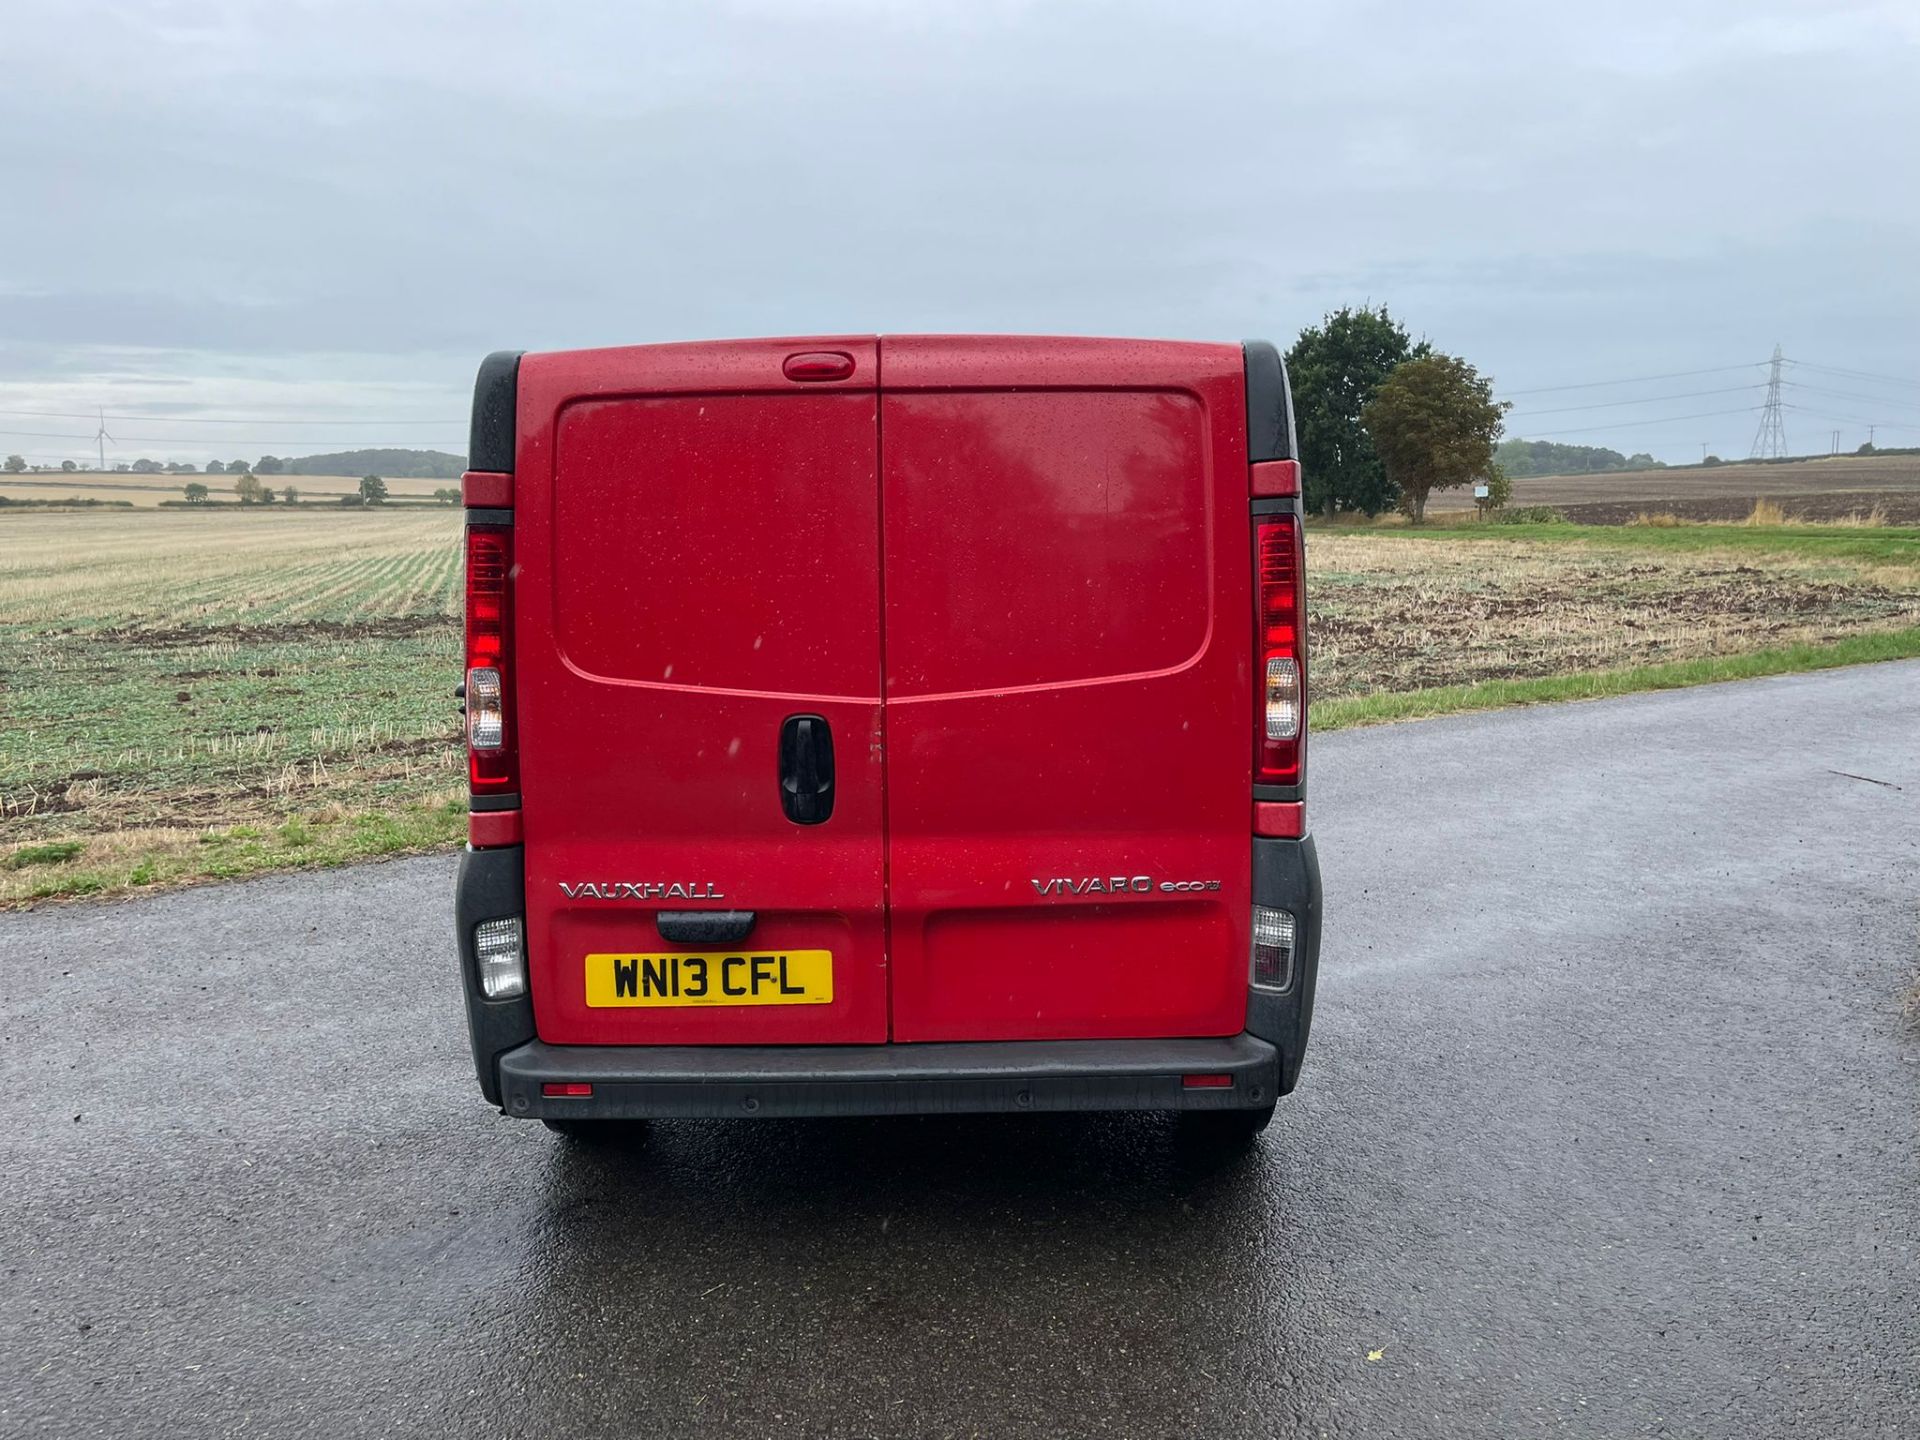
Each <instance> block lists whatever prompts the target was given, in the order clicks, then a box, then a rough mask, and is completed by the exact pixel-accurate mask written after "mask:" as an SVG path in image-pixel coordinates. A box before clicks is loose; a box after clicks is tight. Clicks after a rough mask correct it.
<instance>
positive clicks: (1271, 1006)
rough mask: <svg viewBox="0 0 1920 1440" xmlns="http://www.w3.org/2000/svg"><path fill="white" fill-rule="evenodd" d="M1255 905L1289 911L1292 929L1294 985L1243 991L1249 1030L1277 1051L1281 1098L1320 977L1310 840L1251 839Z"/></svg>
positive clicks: (1303, 1048) (1296, 1074)
mask: <svg viewBox="0 0 1920 1440" xmlns="http://www.w3.org/2000/svg"><path fill="white" fill-rule="evenodd" d="M1253 903H1254V904H1256V905H1267V906H1271V907H1272V908H1274V909H1276V910H1285V911H1288V912H1289V913H1291V914H1292V916H1293V923H1294V926H1295V930H1294V943H1295V947H1296V949H1295V953H1294V979H1293V984H1292V985H1291V986H1290V987H1289V988H1288V989H1287V991H1286V992H1285V993H1284V994H1280V995H1275V994H1272V993H1270V992H1268V991H1265V990H1255V989H1252V988H1251V987H1249V989H1248V990H1247V1031H1248V1033H1249V1034H1253V1035H1258V1036H1260V1038H1261V1039H1263V1040H1270V1041H1272V1042H1273V1044H1274V1046H1275V1047H1276V1048H1277V1049H1278V1050H1279V1051H1280V1093H1281V1094H1282V1095H1290V1094H1292V1093H1293V1087H1294V1085H1295V1084H1296V1083H1297V1082H1298V1081H1299V1079H1300V1062H1301V1061H1302V1060H1303V1059H1305V1058H1306V1053H1307V1031H1308V1030H1309V1029H1310V1028H1311V1027H1312V1025H1313V991H1314V983H1315V981H1316V979H1317V978H1318V976H1319V973H1320V856H1319V852H1318V851H1317V850H1316V849H1315V848H1314V843H1313V837H1312V836H1311V835H1309V836H1307V837H1306V839H1304V840H1274V839H1268V838H1267V837H1265V836H1255V837H1254V841H1253ZM1248 958H1249V962H1251V958H1252V957H1248Z"/></svg>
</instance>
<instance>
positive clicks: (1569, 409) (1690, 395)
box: [1508, 385, 1760, 420]
mask: <svg viewBox="0 0 1920 1440" xmlns="http://www.w3.org/2000/svg"><path fill="white" fill-rule="evenodd" d="M1759 388H1760V387H1759V386H1758V385H1724V386H1722V387H1720V388H1719V389H1717V390H1682V391H1679V392H1677V393H1676V394H1672V395H1642V396H1640V397H1638V398H1636V399H1633V400H1598V401H1595V402H1594V403H1593V404H1591V405H1563V406H1561V407H1559V408H1558V409H1556V410H1522V411H1520V412H1519V414H1517V415H1510V416H1508V418H1509V419H1520V420H1524V419H1525V418H1527V417H1528V416H1529V415H1571V414H1572V413H1573V412H1574V411H1576V410H1608V409H1612V408H1614V407H1616V406H1620V405H1656V404H1658V403H1659V402H1661V401H1662V400H1693V399H1697V398H1698V397H1700V396H1702V395H1736V394H1743V393H1745V392H1747V391H1749V390H1757V389H1759Z"/></svg>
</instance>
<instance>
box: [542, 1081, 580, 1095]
mask: <svg viewBox="0 0 1920 1440" xmlns="http://www.w3.org/2000/svg"><path fill="white" fill-rule="evenodd" d="M540 1093H541V1094H542V1095H544V1096H546V1097H547V1098H548V1099H549V1100H584V1099H586V1098H587V1097H588V1096H589V1095H591V1094H593V1086H592V1085H591V1084H589V1083H588V1082H587V1081H585V1080H549V1081H547V1083H546V1084H544V1085H542V1086H541V1087H540Z"/></svg>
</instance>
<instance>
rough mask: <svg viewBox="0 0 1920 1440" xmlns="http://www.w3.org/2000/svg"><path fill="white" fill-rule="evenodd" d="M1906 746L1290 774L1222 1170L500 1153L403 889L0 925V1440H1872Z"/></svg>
mask: <svg viewBox="0 0 1920 1440" xmlns="http://www.w3.org/2000/svg"><path fill="white" fill-rule="evenodd" d="M1917 690H1920V666H1915V665H1897V666H1880V667H1874V668H1871V669H1862V670H1854V671H1841V672H1833V673H1830V674H1825V675H1813V676H1805V677H1797V678H1792V679H1784V680H1776V681H1765V682H1758V683H1756V684H1751V685H1738V686H1723V687H1717V688H1714V689H1709V690H1701V691H1693V692H1686V693H1683V694H1675V695H1667V696H1655V697H1647V698H1643V699H1634V700H1625V701H1617V702H1607V703H1604V704H1599V705H1590V706H1576V707H1568V708H1560V709H1552V710H1538V711H1528V712H1522V713H1514V714H1507V715H1500V716H1492V717H1485V718H1469V719H1460V720H1449V721H1440V722H1432V723H1428V724H1424V725H1419V726H1408V727H1400V728H1396V729H1390V730H1380V731H1369V732H1361V733H1357V734H1352V735H1341V736H1332V737H1327V738H1324V739H1321V740H1317V741H1316V742H1315V757H1314V763H1315V777H1314V792H1313V802H1312V804H1313V810H1314V812H1315V813H1314V818H1315V825H1316V829H1317V830H1318V832H1319V834H1320V843H1321V847H1322V857H1323V861H1324V864H1325V868H1326V881H1327V909H1328V917H1329V918H1328V925H1327V939H1326V948H1325V953H1324V957H1323V967H1324V968H1323V972H1322V984H1321V1008H1320V1015H1319V1020H1318V1023H1317V1027H1316V1032H1315V1039H1314V1051H1313V1053H1312V1054H1311V1055H1310V1056H1309V1059H1308V1066H1307V1072H1306V1075H1305V1077H1304V1079H1303V1082H1302V1090H1301V1092H1300V1093H1299V1094H1298V1095H1296V1096H1295V1097H1293V1099H1292V1100H1290V1101H1289V1102H1287V1103H1285V1104H1283V1105H1282V1106H1281V1111H1280V1115H1279V1118H1278V1119H1276V1121H1275V1123H1274V1126H1273V1129H1272V1130H1271V1131H1269V1132H1268V1136H1267V1138H1266V1141H1265V1143H1264V1145H1263V1146H1262V1147H1261V1148H1260V1149H1259V1150H1258V1151H1257V1152H1256V1153H1255V1154H1254V1155H1253V1156H1251V1157H1249V1158H1248V1159H1246V1160H1245V1161H1243V1162H1239V1163H1236V1164H1229V1165H1226V1166H1222V1167H1213V1166H1209V1165H1208V1164H1206V1163H1204V1162H1203V1161H1202V1160H1201V1159H1200V1158H1199V1157H1198V1156H1196V1155H1193V1154H1191V1153H1188V1152H1187V1151H1185V1150H1184V1149H1183V1148H1182V1146H1181V1144H1180V1141H1179V1134H1178V1131H1177V1128H1176V1127H1175V1126H1174V1125H1173V1124H1172V1123H1171V1122H1169V1121H1167V1120H1165V1119H1163V1118H1161V1117H1154V1116H1112V1117H1066V1116H1061V1117H1054V1116H1023V1117H1016V1118H1010V1119H998V1118H996V1119H965V1118H960V1119H956V1118H952V1117H933V1118H926V1119H920V1120H908V1121H899V1120H887V1121H821V1122H778V1121H766V1122H758V1123H754V1122H747V1123H738V1124H675V1125H660V1126H656V1127H653V1129H652V1130H651V1131H649V1132H644V1133H642V1134H640V1135H637V1136H635V1137H633V1138H632V1139H631V1140H630V1141H629V1142H628V1143H624V1144H620V1145H615V1146H611V1147H608V1148H606V1149H602V1150H586V1149H580V1148H578V1147H575V1146H572V1145H570V1144H568V1143H567V1142H564V1141H561V1140H560V1139H559V1138H558V1137H555V1136H552V1135H549V1134H548V1133H547V1132H545V1131H544V1130H541V1129H539V1128H538V1127H535V1126H530V1125H526V1124H521V1123H517V1122H511V1121H506V1120H502V1119H499V1118H497V1117H495V1116H493V1115H492V1114H491V1113H490V1112H488V1111H487V1110H486V1109H485V1107H484V1106H483V1105H482V1103H481V1102H480V1100H479V1098H478V1096H477V1093H475V1091H474V1089H473V1086H472V1081H471V1077H470V1075H469V1074H468V1073H467V1068H466V1065H467V1061H466V1055H465V1042H464V1036H463V1034H462V1031H461V1017H460V1013H459V1008H458V1002H457V998H456V996H455V993H454V987H453V984H452V982H451V979H450V976H449V974H448V966H449V965H450V964H451V958H450V947H449V945H448V943H447V932H448V926H449V923H450V921H449V918H448V914H449V905H448V896H449V892H450V887H451V871H452V865H451V862H450V861H449V860H446V859H444V858H431V859H425V860H415V861H405V862H400V863H396V864H390V865H380V866H373V867H367V868H363V869H358V870H352V871H341V872H335V873H332V874H325V875H312V876H300V877H288V878H284V879H276V880H269V881H264V882H259V883H254V884H247V885H236V886H228V887H222V888H217V889H209V890H203V891H198V892H193V893H187V894H180V895H174V896H164V897H155V898H151V899H147V900H142V901H135V902H130V903H128V904H124V905H115V906H77V907H67V908H59V909H46V910H41V911H38V912H35V913H31V914H27V915H12V916H5V917H0V975H3V976H4V977H5V988H4V995H5V1001H4V1005H5V1022H4V1031H3V1038H4V1046H3V1048H0V1073H3V1075H4V1079H5V1082H6V1086H7V1093H8V1094H9V1096H10V1097H11V1099H12V1105H11V1107H10V1108H11V1113H10V1118H9V1124H8V1126H7V1128H6V1131H5V1138H4V1141H3V1142H0V1143H3V1144H4V1147H5V1158H6V1165H5V1170H4V1174H3V1175H0V1218H3V1219H4V1224H5V1230H4V1233H5V1236H6V1245H5V1260H4V1265H5V1270H6V1275H5V1280H6V1290H5V1294H6V1300H5V1304H4V1306H0V1433H5V1434H9V1435H12V1434H21V1435H26V1434H32V1435H37V1436H52V1435H92V1434H98V1433H102V1432H109V1433H115V1434H153V1435H178V1434H183V1433H194V1434H230V1433H247V1434H276V1435H284V1434H314V1435H329V1436H331V1435H376V1434H389V1433H391V1434H437V1433H449V1434H452V1433H458V1434H463V1435H464V1434H484V1435H544V1434H567V1435H573V1436H589V1435H610V1434H646V1433H660V1434H677V1433H690V1432H691V1433H701V1432H707V1433H739V1434H746V1435H759V1434H769V1433H791V1434H795V1435H841V1434H844V1435H867V1434H873V1435H915V1436H918V1435H976V1434H978V1435H995V1436H999V1435H1022V1434H1035V1435H1047V1436H1059V1435H1069V1434H1090V1435H1091V1434H1099V1435H1142V1436H1159V1435H1184V1434H1194V1435H1201V1434H1204V1435H1208V1436H1220V1435H1249V1436H1251V1435H1274V1434H1293V1433H1301V1434H1321V1433H1330V1434H1352V1435H1366V1434H1388V1433H1391V1434H1397V1435H1420V1434H1435V1435H1439V1434H1453V1435H1458V1434H1476V1435H1477V1434H1500V1435H1513V1434H1531V1433H1538V1432H1545V1433H1565V1434H1574V1435H1618V1434H1638V1433H1674V1434H1688V1435H1729V1436H1734V1435H1738V1436H1743V1437H1744V1436H1759V1435H1772V1434H1781V1435H1784V1434H1788V1433H1795V1434H1833V1433H1848V1434H1886V1435H1892V1434H1898V1433H1903V1432H1904V1433H1915V1431H1916V1429H1917V1428H1920V1379H1917V1378H1916V1374H1917V1371H1916V1359H1920V1355H1917V1353H1916V1352H1917V1351H1920V1318H1917V1315H1920V1299H1917V1298H1916V1297H1917V1296H1920V1248H1917V1247H1916V1230H1917V1229H1920V1224H1917V1222H1916V1206H1915V1202H1914V1200H1913V1195H1914V1194H1915V1193H1916V1192H1915V1189H1914V1184H1915V1181H1916V1179H1920V1174H1916V1161H1915V1156H1916V1153H1920V1151H1917V1146H1920V1128H1917V1126H1916V1120H1915V1106H1914V1099H1915V1095H1916V1086H1915V1082H1916V1079H1920V1059H1917V1056H1920V1033H1916V1031H1915V1029H1914V1027H1913V1024H1912V1022H1911V1021H1907V1020H1903V1019H1902V1016H1901V1013H1900V1007H1901V999H1902V993H1903V989H1904V987H1905V986H1907V985H1909V984H1911V983H1912V981H1913V980H1914V978H1915V959H1916V957H1915V953H1914V894H1913V878H1914V874H1915V862H1916V859H1917V858H1920V727H1916V726H1914V725H1912V723H1911V709H1912V697H1913V695H1914V694H1915V693H1916V691H1917ZM1782 713H1791V714H1792V715H1793V716H1794V729H1795V731H1796V734H1797V735H1798V736H1799V737H1800V739H1799V741H1798V742H1797V743H1798V744H1799V745H1800V746H1801V747H1802V752H1801V753H1799V754H1798V755H1796V758H1795V760H1794V762H1793V766H1792V771H1791V774H1790V775H1789V774H1786V773H1783V770H1782V761H1781V753H1780V748H1779V717H1780V715H1781V714H1782ZM1832 772H1845V773H1844V774H1835V773H1832ZM1854 775H1865V776H1870V777H1873V778H1875V779H1880V780H1885V781H1889V782H1891V783H1892V784H1894V785H1899V786H1901V787H1903V788H1901V789H1897V790H1896V789H1892V788H1889V786H1886V785H1869V784H1863V783H1860V782H1859V781H1856V780H1854V779H1852V778H1849V777H1850V776H1854Z"/></svg>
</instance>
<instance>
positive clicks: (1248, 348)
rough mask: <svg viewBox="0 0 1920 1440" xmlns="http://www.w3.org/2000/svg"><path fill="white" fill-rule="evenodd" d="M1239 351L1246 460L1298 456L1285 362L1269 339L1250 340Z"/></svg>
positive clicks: (1290, 393)
mask: <svg viewBox="0 0 1920 1440" xmlns="http://www.w3.org/2000/svg"><path fill="white" fill-rule="evenodd" d="M1241 351H1242V353H1243V354H1244V355H1245V356H1246V365H1247V463H1248V464H1250V465H1258V464H1259V463H1260V462H1261V461H1263V460H1298V459H1299V458H1300V445H1299V442H1298V441H1297V440H1296V439H1295V437H1294V433H1293V392H1292V390H1291V389H1289V388H1288V386H1287V362H1286V361H1285V360H1282V359H1281V358H1280V352H1279V351H1278V350H1276V349H1274V348H1273V343H1272V342H1271V341H1268V340H1249V341H1247V342H1246V344H1245V345H1243V346H1242V347H1241Z"/></svg>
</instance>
